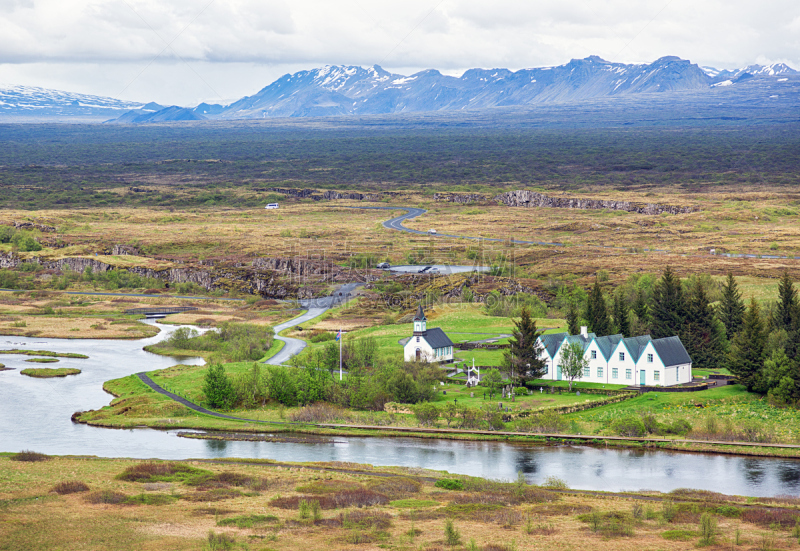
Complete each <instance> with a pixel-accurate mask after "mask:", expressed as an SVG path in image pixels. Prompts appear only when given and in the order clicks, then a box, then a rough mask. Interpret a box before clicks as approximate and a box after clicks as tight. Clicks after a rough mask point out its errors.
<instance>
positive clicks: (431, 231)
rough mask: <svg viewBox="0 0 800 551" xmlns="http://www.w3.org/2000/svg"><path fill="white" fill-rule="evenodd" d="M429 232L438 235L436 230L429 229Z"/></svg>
mask: <svg viewBox="0 0 800 551" xmlns="http://www.w3.org/2000/svg"><path fill="white" fill-rule="evenodd" d="M428 233H429V234H431V235H436V230H434V229H430V230H428Z"/></svg>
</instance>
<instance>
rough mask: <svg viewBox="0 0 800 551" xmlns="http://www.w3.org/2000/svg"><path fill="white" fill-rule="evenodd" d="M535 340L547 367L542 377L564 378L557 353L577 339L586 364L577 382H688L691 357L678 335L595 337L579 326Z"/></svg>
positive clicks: (662, 383)
mask: <svg viewBox="0 0 800 551" xmlns="http://www.w3.org/2000/svg"><path fill="white" fill-rule="evenodd" d="M538 342H539V343H540V344H541V346H542V352H541V355H540V357H541V358H542V359H544V360H545V362H546V366H547V372H546V373H545V375H544V377H543V378H544V379H550V380H555V381H560V380H561V379H562V378H564V377H563V375H562V373H561V353H562V351H563V349H564V347H565V346H566V345H568V344H570V343H576V342H577V343H580V344H581V345H582V346H583V350H584V357H585V358H586V360H587V363H588V365H587V367H586V369H585V370H584V372H583V377H582V378H581V379H580V380H581V381H584V382H589V383H604V384H614V385H629V386H673V385H679V384H683V383H690V382H691V381H692V359H691V358H690V357H689V354H688V352H686V348H685V347H684V346H683V343H682V342H681V340H680V338H679V337H665V338H663V339H653V338H652V337H650V335H643V336H640V337H629V338H625V337H623V336H622V335H608V336H605V337H598V336H596V335H595V334H594V333H589V332H588V331H587V330H586V327H581V333H580V334H579V335H569V334H568V333H552V334H549V335H542V336H541V337H539V339H538Z"/></svg>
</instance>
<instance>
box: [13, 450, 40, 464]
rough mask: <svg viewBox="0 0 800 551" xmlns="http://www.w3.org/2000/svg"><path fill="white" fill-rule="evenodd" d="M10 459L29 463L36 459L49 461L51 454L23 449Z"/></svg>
mask: <svg viewBox="0 0 800 551" xmlns="http://www.w3.org/2000/svg"><path fill="white" fill-rule="evenodd" d="M9 459H11V461H26V462H28V463H33V462H36V461H47V460H48V459H50V456H48V455H45V454H43V453H39V452H34V451H30V450H23V451H21V452H19V453H15V454H14V455H12V456H11V457H10V458H9Z"/></svg>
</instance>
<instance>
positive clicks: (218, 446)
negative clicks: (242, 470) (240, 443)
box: [206, 440, 228, 456]
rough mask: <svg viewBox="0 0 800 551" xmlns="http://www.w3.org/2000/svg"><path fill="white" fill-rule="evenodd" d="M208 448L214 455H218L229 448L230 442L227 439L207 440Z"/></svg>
mask: <svg viewBox="0 0 800 551" xmlns="http://www.w3.org/2000/svg"><path fill="white" fill-rule="evenodd" d="M206 448H208V451H210V452H211V453H212V455H214V456H217V455H219V454H220V452H224V451H225V450H226V449H228V442H227V441H226V440H206Z"/></svg>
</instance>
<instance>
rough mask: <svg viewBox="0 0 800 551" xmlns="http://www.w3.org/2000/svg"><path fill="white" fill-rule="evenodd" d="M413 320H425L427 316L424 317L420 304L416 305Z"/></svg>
mask: <svg viewBox="0 0 800 551" xmlns="http://www.w3.org/2000/svg"><path fill="white" fill-rule="evenodd" d="M406 319H408V318H406ZM414 321H427V318H426V317H425V312H423V311H422V305H421V304H420V305H419V306H417V315H416V316H414Z"/></svg>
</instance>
